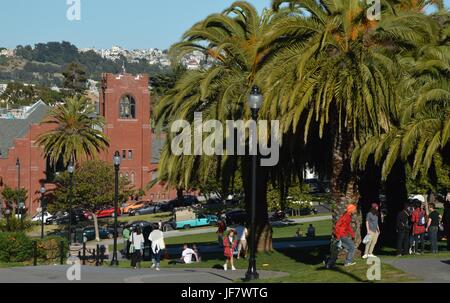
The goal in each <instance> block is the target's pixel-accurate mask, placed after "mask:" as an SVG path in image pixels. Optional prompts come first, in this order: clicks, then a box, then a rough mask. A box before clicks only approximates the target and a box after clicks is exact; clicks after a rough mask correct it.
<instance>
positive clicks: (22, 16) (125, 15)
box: [0, 0, 271, 49]
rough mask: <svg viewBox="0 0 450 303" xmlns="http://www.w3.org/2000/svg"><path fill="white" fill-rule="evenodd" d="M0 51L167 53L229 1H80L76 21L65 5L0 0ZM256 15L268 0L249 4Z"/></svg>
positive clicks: (62, 1) (48, 0)
mask: <svg viewBox="0 0 450 303" xmlns="http://www.w3.org/2000/svg"><path fill="white" fill-rule="evenodd" d="M1 2H2V3H1V6H0V29H1V36H0V46H3V47H15V46H17V45H19V44H22V45H25V44H31V45H33V44H35V43H37V42H48V41H62V40H64V41H69V42H72V43H74V44H75V45H77V46H78V47H93V46H95V47H96V48H110V47H111V46H112V45H120V46H123V47H126V48H128V49H134V48H151V47H158V48H161V49H165V48H168V47H169V46H170V45H171V44H173V43H175V42H177V41H178V40H179V39H180V37H181V35H182V34H183V33H184V31H186V30H187V29H188V28H189V27H190V26H192V25H193V24H194V23H195V22H197V21H200V20H201V19H203V18H204V17H206V16H208V15H209V14H211V13H215V12H220V11H222V10H223V9H225V8H227V7H228V6H229V5H230V4H232V3H233V2H234V0H163V1H161V0H80V3H81V20H80V21H69V20H68V19H67V17H66V13H67V10H68V8H69V5H68V4H67V0H37V1H36V0H1ZM250 2H251V3H253V4H254V5H255V6H256V7H257V8H258V9H259V10H262V8H263V7H265V6H266V5H267V6H268V5H269V4H270V2H271V1H270V0H251V1H250Z"/></svg>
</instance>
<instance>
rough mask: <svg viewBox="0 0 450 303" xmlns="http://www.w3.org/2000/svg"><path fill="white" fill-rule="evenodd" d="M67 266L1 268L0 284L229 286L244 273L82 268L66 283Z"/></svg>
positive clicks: (272, 275) (270, 275)
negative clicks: (206, 284)
mask: <svg viewBox="0 0 450 303" xmlns="http://www.w3.org/2000/svg"><path fill="white" fill-rule="evenodd" d="M68 268H69V266H37V267H17V268H6V269H0V283H189V284H193V283H231V282H234V281H240V279H242V278H243V277H244V276H245V272H246V270H244V269H240V270H237V271H223V270H218V269H208V268H202V269H195V268H189V269H178V268H177V269H161V271H156V270H152V269H150V268H142V269H140V270H134V269H123V268H113V267H106V266H105V267H94V266H82V267H81V281H76V282H71V281H68V280H67V277H66V272H67V270H68ZM258 272H259V275H260V279H267V278H277V277H284V276H286V275H287V274H286V273H282V272H273V271H264V270H262V271H258Z"/></svg>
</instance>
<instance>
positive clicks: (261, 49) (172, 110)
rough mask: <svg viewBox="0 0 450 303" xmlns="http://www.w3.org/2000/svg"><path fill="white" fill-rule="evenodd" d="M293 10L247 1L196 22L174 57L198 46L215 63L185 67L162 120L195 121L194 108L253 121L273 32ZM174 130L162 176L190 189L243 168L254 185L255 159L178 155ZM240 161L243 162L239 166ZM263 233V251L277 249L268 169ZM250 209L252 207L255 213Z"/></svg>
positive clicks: (263, 183) (214, 116)
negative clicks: (251, 103)
mask: <svg viewBox="0 0 450 303" xmlns="http://www.w3.org/2000/svg"><path fill="white" fill-rule="evenodd" d="M286 15H287V13H286V14H285V13H283V12H279V13H274V12H273V11H272V10H264V11H263V13H262V15H259V14H258V12H257V10H256V9H255V8H254V7H253V6H252V5H250V4H249V3H247V2H243V1H238V2H235V3H233V4H232V5H231V6H230V7H229V8H228V9H226V10H224V11H223V12H222V13H221V14H213V15H211V16H209V17H207V18H206V19H204V20H202V21H200V22H198V23H197V24H195V25H194V26H193V27H192V28H191V29H189V30H188V31H187V32H186V33H185V34H184V35H183V38H182V41H181V42H179V43H176V44H175V45H173V46H172V48H171V49H170V52H169V53H170V55H171V57H172V58H174V60H173V61H174V62H178V61H179V59H180V58H182V57H183V56H184V55H186V54H189V53H192V52H193V51H200V52H202V53H203V54H205V55H207V56H209V57H210V58H212V59H213V61H214V63H213V65H212V67H210V68H208V69H205V68H202V69H200V70H195V71H187V72H185V73H184V74H183V75H182V76H181V78H180V79H179V80H178V81H177V83H176V85H175V87H174V88H173V89H171V90H170V91H169V92H168V93H167V95H166V96H165V97H164V98H163V99H162V100H161V101H160V102H159V104H158V106H157V107H156V109H155V116H156V117H157V125H158V126H159V127H162V126H163V125H169V126H170V124H171V123H172V122H173V121H176V120H186V121H189V122H190V123H192V122H193V119H194V113H195V112H202V115H203V119H204V120H218V121H221V122H223V125H224V124H225V121H226V120H241V119H242V120H248V119H249V117H250V109H249V107H248V105H247V100H248V96H249V94H250V90H251V87H252V86H253V85H254V84H257V83H256V82H255V79H256V75H257V73H258V71H259V70H260V69H261V68H262V66H263V65H264V64H265V63H266V62H267V60H268V58H269V57H270V56H271V55H272V54H273V52H275V50H276V49H277V48H278V47H280V46H281V43H280V44H275V43H273V44H271V42H272V40H270V39H271V38H272V36H271V35H270V33H271V32H272V31H273V27H274V26H275V25H276V24H277V22H278V19H280V18H284V17H286ZM172 139H173V134H170V135H169V136H168V140H167V144H166V145H165V147H164V148H163V150H162V155H161V161H160V166H159V167H160V172H159V179H158V180H159V181H163V182H166V183H167V184H169V185H171V186H174V187H176V188H190V187H191V186H192V184H196V183H197V182H205V181H206V178H210V175H211V174H210V172H211V171H213V172H215V175H216V178H217V179H218V180H226V179H227V178H229V176H231V175H232V174H233V172H234V171H236V170H237V169H241V170H242V176H243V180H244V188H245V189H246V190H247V189H249V188H250V186H249V184H250V183H249V182H250V173H249V171H250V165H249V163H250V162H249V159H247V158H245V159H238V157H236V156H220V157H217V156H201V157H199V156H194V155H193V156H176V155H173V154H172V153H171V150H170V146H171V141H172ZM238 164H239V165H240V167H238ZM258 176H260V179H259V180H258V186H260V188H259V189H258V191H257V192H258V196H257V200H258V203H259V206H258V208H257V219H256V222H257V223H256V224H257V237H258V240H259V241H258V243H261V246H260V247H259V250H269V249H271V241H270V240H267V239H268V238H271V229H270V225H269V223H268V215H267V199H266V187H267V170H266V169H263V168H261V169H260V171H259V172H258ZM245 197H246V207H247V210H249V206H250V198H251V194H250V191H248V192H246V195H245ZM249 213H250V212H249Z"/></svg>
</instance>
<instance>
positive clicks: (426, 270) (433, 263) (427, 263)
mask: <svg viewBox="0 0 450 303" xmlns="http://www.w3.org/2000/svg"><path fill="white" fill-rule="evenodd" d="M382 262H383V263H386V264H390V265H392V266H394V267H396V268H398V269H400V270H402V271H404V272H407V273H409V274H411V275H413V276H415V277H417V278H419V279H420V280H422V282H424V283H450V260H449V259H448V258H437V259H436V258H434V259H422V258H418V259H387V260H386V259H383V260H382Z"/></svg>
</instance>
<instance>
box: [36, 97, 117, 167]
mask: <svg viewBox="0 0 450 303" xmlns="http://www.w3.org/2000/svg"><path fill="white" fill-rule="evenodd" d="M42 123H44V124H51V125H54V126H55V128H54V129H53V130H51V131H49V132H47V133H44V134H42V135H41V136H39V138H38V139H37V144H39V145H40V146H42V147H43V148H44V154H45V156H46V157H48V158H49V160H50V162H51V164H53V165H55V166H56V163H57V162H58V161H59V160H60V159H61V158H62V160H63V162H64V164H67V163H69V161H73V162H74V163H75V164H76V163H77V162H78V161H81V160H84V159H96V158H97V157H98V154H99V153H100V152H101V151H103V150H105V149H106V148H107V147H108V146H109V140H108V138H107V137H106V136H105V134H104V133H103V130H102V128H103V126H104V123H105V122H104V119H103V117H101V116H97V114H96V110H95V107H94V105H93V104H92V103H91V102H90V101H89V100H88V99H87V98H86V97H83V96H75V97H71V98H68V99H67V100H66V102H65V103H64V104H61V105H58V106H57V107H55V108H53V109H52V110H51V111H50V113H49V115H48V116H47V118H46V119H45V120H44V121H43V122H42Z"/></svg>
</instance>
